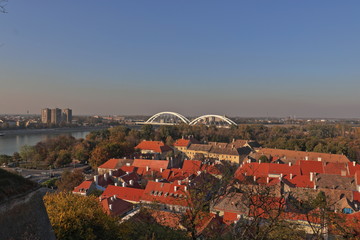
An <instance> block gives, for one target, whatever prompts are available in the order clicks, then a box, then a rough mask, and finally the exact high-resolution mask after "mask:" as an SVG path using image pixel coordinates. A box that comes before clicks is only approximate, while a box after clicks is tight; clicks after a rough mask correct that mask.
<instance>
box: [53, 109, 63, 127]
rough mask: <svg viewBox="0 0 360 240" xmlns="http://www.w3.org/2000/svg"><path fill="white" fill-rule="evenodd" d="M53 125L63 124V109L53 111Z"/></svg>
mask: <svg viewBox="0 0 360 240" xmlns="http://www.w3.org/2000/svg"><path fill="white" fill-rule="evenodd" d="M51 123H54V124H60V123H61V109H59V108H54V109H51Z"/></svg>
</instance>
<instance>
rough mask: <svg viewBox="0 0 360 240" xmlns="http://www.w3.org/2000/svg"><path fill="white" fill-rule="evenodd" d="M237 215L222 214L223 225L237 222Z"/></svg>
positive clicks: (230, 213) (231, 213)
mask: <svg viewBox="0 0 360 240" xmlns="http://www.w3.org/2000/svg"><path fill="white" fill-rule="evenodd" d="M238 220H239V218H238V214H237V213H233V212H224V218H223V221H224V223H225V224H228V225H230V224H233V223H234V222H235V221H238Z"/></svg>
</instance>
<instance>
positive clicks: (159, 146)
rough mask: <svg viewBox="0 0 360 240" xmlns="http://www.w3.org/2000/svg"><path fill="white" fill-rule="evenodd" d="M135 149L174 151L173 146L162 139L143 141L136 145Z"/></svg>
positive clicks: (158, 151) (159, 151)
mask: <svg viewBox="0 0 360 240" xmlns="http://www.w3.org/2000/svg"><path fill="white" fill-rule="evenodd" d="M135 149H141V150H152V151H153V152H156V153H163V152H168V151H172V149H171V147H169V146H167V145H165V144H164V143H163V142H161V141H142V142H140V143H139V144H138V145H137V146H136V147H135Z"/></svg>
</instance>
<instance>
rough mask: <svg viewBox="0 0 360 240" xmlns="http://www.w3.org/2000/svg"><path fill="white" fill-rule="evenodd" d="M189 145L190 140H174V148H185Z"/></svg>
mask: <svg viewBox="0 0 360 240" xmlns="http://www.w3.org/2000/svg"><path fill="white" fill-rule="evenodd" d="M189 144H190V140H188V139H178V140H176V142H175V143H174V146H175V147H187V146H189Z"/></svg>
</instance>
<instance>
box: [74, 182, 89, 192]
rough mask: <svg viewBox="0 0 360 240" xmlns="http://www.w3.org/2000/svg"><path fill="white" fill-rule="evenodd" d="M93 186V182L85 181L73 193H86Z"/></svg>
mask: <svg viewBox="0 0 360 240" xmlns="http://www.w3.org/2000/svg"><path fill="white" fill-rule="evenodd" d="M91 184H93V181H83V182H82V183H81V184H80V185H79V186H77V187H75V188H74V190H73V193H81V192H86V191H87V190H89V188H90V186H91Z"/></svg>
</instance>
